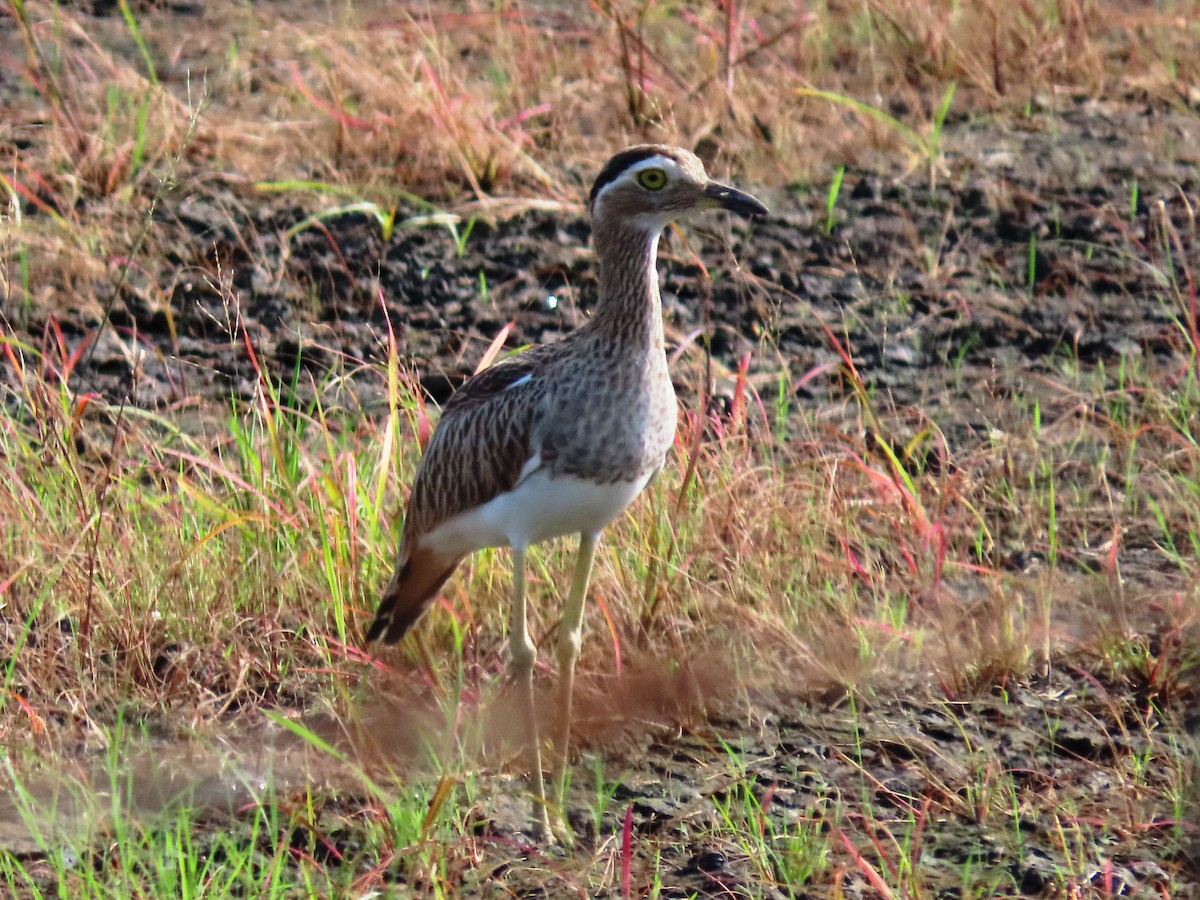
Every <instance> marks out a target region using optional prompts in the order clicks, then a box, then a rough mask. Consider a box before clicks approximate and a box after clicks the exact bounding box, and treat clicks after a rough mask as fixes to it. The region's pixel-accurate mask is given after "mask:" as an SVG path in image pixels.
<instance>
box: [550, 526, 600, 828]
mask: <svg viewBox="0 0 1200 900" xmlns="http://www.w3.org/2000/svg"><path fill="white" fill-rule="evenodd" d="M599 537H600V535H599V534H598V533H597V534H581V535H580V536H579V555H578V556H577V557H576V559H575V574H574V575H572V576H571V593H570V594H569V595H568V597H567V606H566V609H564V610H563V617H562V624H561V625H560V626H559V633H558V679H559V691H560V693H559V699H558V712H559V733H558V738H557V740H556V741H555V746H554V752H555V755H556V763H557V765H556V768H557V770H558V779H557V781H558V784H557V786H556V788H555V793H556V799H557V800H558V804H559V809H564V808H565V807H564V806H563V801H564V800H565V799H566V798H565V797H564V796H563V794H564V792H565V791H566V786H567V762H568V760H569V755H568V754H569V753H570V749H571V748H570V742H571V697H572V694H573V693H574V689H575V661H576V660H577V659H578V658H579V648H580V646H581V645H582V643H583V609H584V604H585V602H586V601H587V592H588V581H589V580H590V579H591V577H592V560H593V559H594V558H595V556H596V541H597V539H598V538H599Z"/></svg>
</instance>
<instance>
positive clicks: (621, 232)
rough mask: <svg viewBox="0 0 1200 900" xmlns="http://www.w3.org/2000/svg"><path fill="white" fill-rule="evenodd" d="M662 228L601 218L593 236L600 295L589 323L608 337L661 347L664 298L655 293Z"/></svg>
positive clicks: (590, 326) (644, 345)
mask: <svg viewBox="0 0 1200 900" xmlns="http://www.w3.org/2000/svg"><path fill="white" fill-rule="evenodd" d="M661 234H662V229H661V228H655V229H650V230H647V229H645V228H636V227H633V226H631V225H626V224H616V225H614V224H609V223H600V224H598V225H597V226H596V229H595V231H594V232H593V235H592V245H593V247H594V248H595V251H596V261H597V265H598V268H599V273H600V297H599V299H598V301H597V303H596V311H595V312H594V313H593V314H592V317H591V319H590V320H589V321H588V324H587V327H588V328H589V329H590V330H592V331H595V332H599V333H601V334H603V335H604V336H605V337H607V338H610V339H612V340H618V341H622V342H628V343H633V344H637V345H640V346H643V347H657V348H659V349H661V348H662V347H663V345H664V340H663V321H662V300H661V299H660V297H659V294H658V267H657V261H658V239H659V236H660V235H661Z"/></svg>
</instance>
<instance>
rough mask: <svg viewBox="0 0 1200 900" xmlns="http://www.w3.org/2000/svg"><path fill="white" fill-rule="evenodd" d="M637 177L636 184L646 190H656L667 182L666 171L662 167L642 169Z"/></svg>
mask: <svg viewBox="0 0 1200 900" xmlns="http://www.w3.org/2000/svg"><path fill="white" fill-rule="evenodd" d="M637 178H638V184H640V185H641V186H642V187H644V188H645V189H646V190H648V191H657V190H659V189H660V188H662V186H663V185H664V184H666V183H667V173H666V172H664V171H663V170H662V169H642V171H640V172H638V177H637Z"/></svg>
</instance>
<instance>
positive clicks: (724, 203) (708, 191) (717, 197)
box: [704, 181, 770, 219]
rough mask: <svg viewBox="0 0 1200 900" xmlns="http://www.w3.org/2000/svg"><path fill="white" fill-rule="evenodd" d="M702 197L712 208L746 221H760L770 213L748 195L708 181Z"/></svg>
mask: <svg viewBox="0 0 1200 900" xmlns="http://www.w3.org/2000/svg"><path fill="white" fill-rule="evenodd" d="M704 196H705V197H706V198H707V199H708V200H709V202H711V203H712V205H713V206H715V207H719V208H721V209H727V210H729V211H730V212H731V213H737V214H738V215H739V216H743V217H745V218H747V219H761V218H763V217H764V216H765V215H767V213H768V212H770V210H768V209H767V208H766V207H765V206H764V205H763V204H762V203H761V202H759V201H758V200H756V199H755V198H754V197H751V196H750V195H749V194H745V193H743V192H742V191H739V190H737V189H735V188H731V187H729V186H728V185H725V184H718V183H717V182H715V181H710V182H709V183H708V184H706V185H705V186H704Z"/></svg>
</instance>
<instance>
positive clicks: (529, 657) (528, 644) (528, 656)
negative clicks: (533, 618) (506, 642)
mask: <svg viewBox="0 0 1200 900" xmlns="http://www.w3.org/2000/svg"><path fill="white" fill-rule="evenodd" d="M510 652H511V654H512V662H513V667H514V668H515V669H517V670H518V671H522V672H532V671H533V664H534V663H535V662H536V661H537V647H536V646H534V643H533V640H532V639H531V638H530V637H529V635H527V634H526V635H522V636H520V637H514V638H513V640H512V646H511V647H510Z"/></svg>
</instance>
